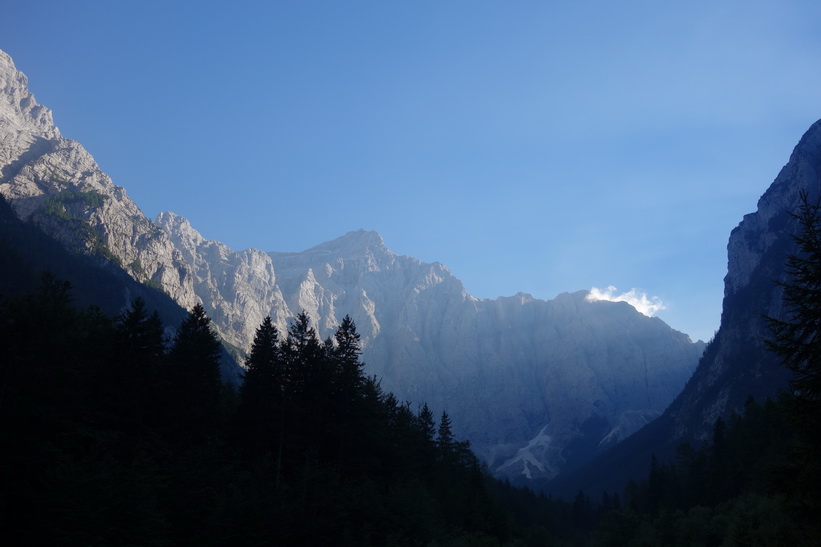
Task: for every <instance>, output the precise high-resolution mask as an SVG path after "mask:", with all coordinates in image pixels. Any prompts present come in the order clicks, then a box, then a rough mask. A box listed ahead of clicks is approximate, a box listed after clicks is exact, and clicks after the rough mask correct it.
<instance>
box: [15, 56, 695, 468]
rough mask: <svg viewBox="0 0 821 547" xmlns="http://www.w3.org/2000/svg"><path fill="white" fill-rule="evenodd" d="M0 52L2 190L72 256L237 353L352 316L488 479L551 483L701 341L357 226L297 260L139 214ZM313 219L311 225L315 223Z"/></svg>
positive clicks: (371, 359) (626, 421) (602, 441)
mask: <svg viewBox="0 0 821 547" xmlns="http://www.w3.org/2000/svg"><path fill="white" fill-rule="evenodd" d="M26 85H27V84H26V79H25V76H24V75H23V74H22V73H20V72H18V71H17V70H16V69H15V68H14V65H13V64H12V62H11V59H10V58H9V57H8V56H7V55H5V54H2V53H0V88H2V90H3V91H2V97H0V143H2V157H0V159H2V163H0V194H2V195H4V196H5V197H6V198H7V199H8V200H9V202H10V203H11V204H12V206H13V207H14V209H15V211H16V213H17V214H18V215H19V216H20V217H21V218H23V219H29V220H31V221H33V222H35V223H36V224H37V225H38V226H40V227H41V228H42V229H44V230H45V231H46V232H47V233H48V234H49V235H51V236H52V237H54V238H56V239H58V240H59V241H61V242H62V243H63V244H64V245H65V246H66V247H67V248H69V249H72V250H73V251H77V252H82V253H86V254H89V255H90V256H93V257H96V259H97V260H99V261H101V262H107V263H109V264H111V265H119V266H120V267H122V268H123V270H124V271H125V272H127V273H128V274H129V275H130V276H131V277H132V278H134V279H135V280H137V281H141V282H145V283H150V284H152V285H154V286H157V287H159V288H161V289H162V290H164V291H165V292H166V293H167V294H168V295H170V296H171V297H172V298H173V299H174V300H175V301H176V302H177V303H179V304H180V305H182V306H184V307H186V308H190V307H191V306H192V305H193V304H194V303H195V302H197V301H198V300H201V301H202V302H203V305H204V306H205V309H206V311H207V312H208V314H209V316H211V317H212V318H213V319H214V322H215V324H216V326H217V327H218V329H219V331H220V334H221V335H222V337H223V339H224V340H226V341H228V342H229V343H231V344H233V345H235V346H237V347H239V348H242V349H247V348H248V347H249V345H250V342H251V340H252V338H253V334H254V330H255V329H256V327H257V326H258V325H259V324H260V323H261V321H262V319H263V318H264V317H265V316H266V315H269V314H270V315H271V316H272V317H273V318H274V319H275V321H276V324H277V325H278V326H279V327H280V328H281V329H284V328H286V326H287V321H288V319H289V318H291V317H293V316H294V315H295V314H296V313H298V312H299V311H301V310H305V311H307V312H308V313H309V314H310V316H311V317H312V319H313V320H314V322H315V323H316V325H318V327H319V331H320V333H321V335H322V336H323V337H324V336H327V335H329V334H330V333H331V331H332V329H333V328H334V327H335V326H336V324H337V323H338V322H339V321H340V320H341V319H342V317H344V316H345V315H351V316H352V317H353V319H354V320H355V321H356V323H357V326H358V328H359V331H360V333H361V334H362V336H363V343H364V346H365V354H364V358H365V361H366V362H367V365H368V369H367V370H368V372H369V373H373V374H377V375H379V376H380V377H382V378H383V385H384V386H385V388H386V389H389V390H392V391H394V392H395V393H396V394H397V396H398V397H399V398H400V399H401V400H409V401H413V402H414V404H416V403H420V402H422V401H427V402H428V403H429V404H430V405H431V406H432V408H433V409H434V410H435V411H436V412H437V414H438V413H439V412H441V411H442V410H447V411H448V412H449V414H450V415H451V416H452V418H453V421H454V424H455V426H456V433H457V434H458V435H460V436H467V437H468V438H469V439H470V440H471V441H472V442H473V445H474V447H475V448H476V450H477V451H478V452H479V454H480V455H481V456H482V457H483V458H484V459H485V461H487V462H488V463H489V464H490V465H491V466H492V468H493V469H494V470H496V471H497V472H498V473H500V474H504V475H507V476H510V477H512V478H526V477H551V476H553V475H555V473H556V472H557V471H558V470H560V469H563V468H566V467H567V466H572V465H576V464H577V463H579V462H581V461H583V460H584V459H585V458H587V457H589V456H590V455H592V454H593V453H594V452H595V451H596V450H598V449H599V448H600V446H605V445H608V444H610V443H612V442H615V441H616V440H618V439H619V438H621V437H623V436H625V435H627V434H629V433H630V432H632V431H634V430H635V429H636V428H637V427H640V426H641V425H642V424H644V423H646V422H647V421H648V420H650V419H652V418H653V417H654V416H657V415H658V414H659V413H660V412H661V411H662V410H664V408H665V407H666V406H667V404H668V403H669V401H671V400H672V398H673V397H674V396H675V394H676V393H678V392H679V390H680V389H681V387H682V386H683V384H684V382H685V381H686V380H687V378H688V377H689V376H690V374H691V372H692V370H693V369H694V367H695V364H696V362H697V359H698V356H699V355H700V354H701V351H702V349H703V344H693V343H692V342H691V341H690V340H689V338H688V337H687V336H686V335H684V334H682V333H680V332H676V331H674V330H672V329H671V328H670V327H668V326H667V325H665V324H664V323H663V322H662V321H661V320H659V319H653V318H648V317H645V316H643V315H641V314H640V313H639V312H637V311H636V310H635V309H634V308H632V307H630V306H629V305H627V304H625V303H611V302H588V301H587V300H586V299H585V295H586V293H584V292H578V293H574V294H562V295H560V296H559V297H557V298H556V299H554V300H552V301H542V300H537V299H534V298H532V297H530V296H529V295H524V294H519V295H515V296H513V297H508V298H499V299H496V300H480V299H477V298H474V297H472V296H471V295H469V294H467V292H466V291H465V289H464V287H463V286H462V284H461V282H460V281H459V280H458V279H456V278H455V277H453V275H452V274H451V273H450V271H449V270H448V269H447V268H446V267H444V266H443V265H441V264H436V263H434V264H428V263H424V262H421V261H419V260H416V259H414V258H411V257H406V256H400V255H396V254H395V253H393V252H391V251H390V250H389V249H388V248H387V247H386V246H385V244H384V242H383V241H382V239H381V237H380V236H379V235H378V234H377V233H375V232H366V231H359V232H352V233H349V234H347V235H345V236H343V237H341V238H338V239H336V240H334V241H331V242H327V243H323V244H321V245H318V246H316V247H314V248H312V249H308V250H306V251H304V252H301V253H264V252H262V251H258V250H254V249H248V250H244V251H234V250H232V249H229V248H228V247H227V246H225V245H223V244H221V243H219V242H216V241H209V240H206V239H204V238H203V237H202V236H201V235H200V234H199V233H198V232H197V231H196V230H195V229H194V228H193V227H191V226H190V224H189V223H188V221H187V220H185V219H184V218H182V217H179V216H177V215H174V214H172V213H163V214H161V215H159V216H158V217H157V219H156V222H152V221H150V220H148V219H147V218H145V216H143V214H142V213H141V212H140V210H139V208H138V207H137V206H136V205H135V204H134V203H133V202H132V201H131V200H130V199H129V198H128V196H127V194H126V192H125V190H124V189H122V188H119V187H116V186H114V185H113V183H112V182H111V180H110V179H109V178H108V177H107V176H106V175H105V174H104V173H102V171H100V169H99V167H98V166H97V164H96V163H95V162H94V160H93V158H92V157H91V156H90V155H89V154H88V152H86V151H85V149H83V147H82V146H81V145H80V144H78V143H76V142H74V141H71V140H69V139H65V138H63V137H62V136H61V135H60V133H59V131H58V130H57V128H56V127H55V126H54V124H53V122H52V119H51V113H50V112H49V111H48V110H47V109H46V108H44V107H42V106H40V105H38V104H37V103H36V101H35V100H34V97H33V96H32V95H31V93H30V92H29V91H28V89H27V87H26ZM316 220H317V221H321V219H316Z"/></svg>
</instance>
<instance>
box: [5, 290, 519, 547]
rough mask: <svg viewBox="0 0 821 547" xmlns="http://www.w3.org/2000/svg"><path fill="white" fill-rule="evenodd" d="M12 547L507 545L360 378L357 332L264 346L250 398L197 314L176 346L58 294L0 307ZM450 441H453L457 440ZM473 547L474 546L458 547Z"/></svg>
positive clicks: (458, 458)
mask: <svg viewBox="0 0 821 547" xmlns="http://www.w3.org/2000/svg"><path fill="white" fill-rule="evenodd" d="M0 323H2V324H0V343H2V352H3V355H4V358H3V359H2V363H0V364H1V365H2V368H1V369H0V373H2V376H1V377H0V434H2V436H3V439H4V449H3V451H0V473H2V477H1V478H2V482H0V540H2V542H3V544H8V545H24V544H38V545H125V544H128V545H190V544H197V545H390V544H395V545H417V544H427V543H429V542H431V541H438V542H439V543H441V544H448V543H450V544H470V543H476V542H477V541H481V542H485V543H487V542H490V543H488V544H498V543H500V542H501V541H503V540H505V539H506V537H507V535H508V533H509V527H508V525H507V521H506V518H505V517H504V516H503V513H502V511H500V510H499V509H498V508H497V507H496V506H495V505H494V504H493V502H492V501H491V500H490V498H489V496H488V494H487V491H486V481H488V480H489V479H488V477H487V476H486V475H485V474H484V473H483V472H482V470H481V469H480V467H479V465H478V462H477V461H476V459H475V457H474V456H473V455H472V453H470V451H469V450H468V449H467V446H466V444H465V443H459V442H456V441H454V440H453V438H452V435H451V434H450V433H449V430H450V427H451V426H450V422H449V419H448V420H446V421H445V424H443V427H444V428H445V429H444V430H443V429H442V427H440V428H439V431H440V435H439V437H438V438H437V439H434V437H433V435H434V431H436V427H437V426H436V424H435V422H434V420H433V415H432V413H431V411H430V409H429V408H428V407H427V406H422V407H420V408H419V409H418V411H414V410H413V409H412V408H411V405H410V403H400V402H399V401H397V399H396V398H395V397H393V396H392V395H391V394H385V393H383V392H382V390H381V389H380V387H379V383H378V381H377V380H376V379H375V378H368V377H366V376H365V375H364V373H363V371H362V363H361V361H360V347H359V336H358V334H357V333H356V327H355V325H354V323H353V321H351V320H350V319H349V318H345V320H343V322H342V324H341V325H340V327H339V329H338V330H337V332H336V333H335V335H334V336H333V337H332V338H331V339H329V340H325V341H321V340H319V339H318V338H317V334H316V331H315V330H314V329H313V328H312V327H311V325H310V321H309V319H308V317H307V315H305V314H301V315H300V316H298V317H297V318H296V320H295V321H294V322H293V324H292V325H291V326H290V328H289V329H288V331H287V332H286V333H285V334H284V336H281V335H280V333H279V332H278V331H277V329H276V327H275V326H274V325H273V324H272V322H271V320H270V318H266V320H265V321H264V322H263V323H262V325H260V327H259V329H258V330H257V333H256V337H255V340H254V344H253V347H252V349H251V352H250V354H249V355H248V358H247V361H246V365H247V373H246V377H245V382H244V384H243V385H242V386H241V387H240V389H239V393H237V392H236V391H235V390H233V389H231V388H229V387H226V386H224V385H222V384H221V382H220V379H219V355H220V352H219V343H218V341H217V338H216V335H215V333H214V332H213V330H212V327H211V324H210V320H209V319H208V317H207V316H206V315H205V313H204V311H203V309H202V307H201V306H197V307H195V308H194V309H193V310H192V311H191V313H190V314H189V316H188V317H187V318H186V319H185V320H184V321H183V322H182V324H181V325H179V327H178V328H177V331H176V334H175V336H174V337H173V338H172V339H170V340H167V339H165V338H164V336H163V332H164V330H163V325H162V324H161V323H160V321H159V319H158V318H157V317H156V315H155V314H153V313H152V312H151V311H149V310H147V309H146V307H145V304H144V303H143V302H142V301H139V300H137V301H135V302H134V303H133V305H132V306H131V308H130V309H128V310H126V311H125V312H124V313H123V314H122V315H121V316H120V317H118V318H114V319H112V318H108V317H105V316H103V315H101V314H100V313H98V312H97V311H95V310H89V311H86V312H80V311H77V310H75V309H74V308H73V307H72V305H71V297H70V291H69V288H68V287H67V285H66V284H64V283H60V282H59V281H56V280H54V279H52V278H47V279H45V280H44V282H43V285H42V287H41V290H40V291H39V292H38V293H37V294H35V295H33V296H30V297H26V298H21V299H16V300H12V301H0ZM445 430H447V431H448V433H447V434H443V431H445ZM459 542H461V543H459Z"/></svg>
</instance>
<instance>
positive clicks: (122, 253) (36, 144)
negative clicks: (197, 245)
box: [0, 51, 197, 308]
mask: <svg viewBox="0 0 821 547" xmlns="http://www.w3.org/2000/svg"><path fill="white" fill-rule="evenodd" d="M0 89H2V96H0V161H2V163H0V167H1V168H0V194H2V195H3V196H5V198H6V199H7V200H8V201H9V202H10V203H11V204H12V206H13V207H14V210H15V212H16V213H17V215H18V216H19V217H20V218H22V219H24V220H29V219H30V220H32V221H34V222H35V223H36V224H38V225H39V226H40V227H41V228H43V229H44V230H45V231H46V232H47V233H48V234H49V235H51V236H52V237H54V238H55V239H58V240H59V241H61V242H63V244H65V245H66V247H68V248H70V249H72V250H75V251H79V252H84V253H88V254H93V255H96V256H98V257H99V258H100V260H101V261H110V262H113V263H115V264H117V265H119V266H121V267H122V268H123V269H125V270H126V271H127V272H129V274H130V275H131V276H132V277H134V278H135V279H137V280H138V281H144V282H148V283H151V284H154V285H156V286H160V287H162V288H163V290H165V291H166V292H167V293H168V294H169V295H170V296H171V297H173V298H174V300H176V301H177V302H179V303H180V304H181V305H182V306H184V307H186V308H190V307H191V306H193V305H194V304H196V302H197V296H196V294H195V293H194V287H193V283H192V276H191V274H190V271H189V268H188V265H187V263H186V262H185V260H183V258H182V255H181V254H180V252H179V251H178V250H177V249H176V248H175V247H174V244H173V243H172V242H171V240H170V239H169V238H168V237H167V235H166V234H165V233H164V232H163V231H162V230H160V229H158V228H157V226H155V225H154V224H153V223H152V222H151V221H150V220H148V219H147V218H146V217H145V216H144V215H143V214H142V212H141V211H140V209H139V208H138V207H137V205H136V204H135V203H134V202H133V201H132V200H131V199H130V198H129V197H128V195H127V194H126V191H125V189H123V188H121V187H118V186H115V185H114V184H113V183H112V181H111V179H110V178H109V177H108V175H106V174H105V173H103V172H102V171H101V170H100V168H99V166H98V165H97V163H96V162H95V161H94V158H92V157H91V155H90V154H89V153H88V152H87V151H86V150H85V149H84V148H83V147H82V145H80V144H79V143H78V142H76V141H73V140H70V139H66V138H64V137H62V136H61V135H60V131H59V130H58V129H57V127H56V126H55V125H54V122H53V120H52V115H51V111H50V110H49V109H48V108H46V107H44V106H42V105H40V104H38V103H37V101H36V100H35V98H34V96H33V95H32V94H31V93H30V92H29V90H28V87H27V79H26V77H25V75H24V74H22V73H21V72H19V71H18V70H17V69H16V68H15V67H14V63H13V62H12V60H11V58H10V57H9V56H8V55H7V54H6V53H5V52H2V51H0Z"/></svg>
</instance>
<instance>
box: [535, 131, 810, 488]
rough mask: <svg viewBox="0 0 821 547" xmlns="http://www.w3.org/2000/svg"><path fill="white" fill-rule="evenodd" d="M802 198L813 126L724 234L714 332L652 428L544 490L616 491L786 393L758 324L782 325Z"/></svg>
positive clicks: (762, 327) (782, 373) (763, 330)
mask: <svg viewBox="0 0 821 547" xmlns="http://www.w3.org/2000/svg"><path fill="white" fill-rule="evenodd" d="M802 190H805V191H807V192H808V194H809V199H810V202H812V203H815V202H816V201H817V200H819V199H821V121H818V122H816V123H815V124H813V125H812V126H811V127H810V128H809V130H808V131H807V132H806V133H805V134H804V136H803V137H802V138H801V140H800V141H799V143H798V145H797V146H796V147H795V149H794V151H793V153H792V155H791V156H790V160H789V162H788V163H787V165H785V166H784V167H783V168H782V169H781V171H780V172H779V174H778V176H777V177H776V179H775V181H774V182H773V183H772V184H771V185H770V187H769V188H768V189H767V191H766V192H765V193H764V195H763V196H762V197H761V198H760V199H759V201H758V207H757V210H756V211H755V212H753V213H750V214H748V215H745V216H744V218H743V220H742V221H741V223H740V224H739V225H738V227H736V228H735V229H734V230H733V231H732V233H731V234H730V238H729V243H728V244H727V257H728V267H727V276H726V277H725V278H724V302H723V307H722V315H721V326H720V327H719V330H718V332H717V333H716V336H715V338H714V339H713V340H712V341H711V342H710V343H709V345H708V347H707V349H706V350H705V352H704V356H703V357H702V359H701V360H700V362H699V365H698V368H697V369H696V371H695V373H694V374H693V377H692V378H691V379H690V380H689V381H688V383H687V386H686V387H685V388H684V390H683V391H682V393H681V394H680V395H679V396H678V397H676V399H675V400H674V401H673V402H672V403H671V404H670V406H669V408H668V409H667V410H666V411H665V412H664V414H663V415H662V416H661V417H660V418H659V419H658V420H656V421H654V422H653V423H652V424H650V425H649V426H647V427H645V428H644V429H642V430H640V431H639V432H638V433H636V434H635V435H633V436H632V437H630V438H629V439H627V440H626V441H625V442H623V443H621V444H620V445H619V446H617V447H615V448H614V449H613V450H611V451H609V452H607V453H605V454H602V455H601V456H600V457H598V458H597V459H595V460H594V461H592V462H590V464H588V465H587V466H585V467H584V468H583V469H580V470H579V471H578V473H575V474H571V475H568V476H566V477H562V478H560V479H559V480H557V481H554V483H553V484H552V485H549V486H548V487H547V489H548V490H550V491H552V492H553V493H556V494H559V495H564V496H568V497H569V496H573V495H575V494H576V492H578V491H579V489H580V488H581V489H584V490H585V491H590V492H597V491H602V490H610V491H612V490H618V489H621V488H623V487H624V484H625V482H626V481H627V479H629V478H631V477H638V476H645V475H646V473H647V469H648V465H649V462H650V459H651V456H652V455H656V456H657V457H659V458H672V457H675V450H676V447H677V446H678V445H679V444H680V443H682V442H684V441H687V442H690V443H692V444H693V445H694V446H700V445H701V443H702V442H704V441H709V440H710V439H711V436H712V430H713V425H714V424H715V421H716V419H717V418H722V419H725V420H726V419H728V418H729V417H730V416H731V415H732V414H733V413H743V412H744V404H745V401H746V400H747V399H748V398H749V397H753V398H754V399H756V400H758V401H764V400H766V399H767V398H776V397H777V396H778V393H779V391H780V390H781V389H784V388H786V387H787V380H788V378H789V374H788V371H787V370H786V369H785V368H784V367H782V366H781V365H780V363H779V361H778V359H777V357H776V356H775V355H773V354H772V353H771V352H769V351H767V349H766V345H765V343H764V341H765V340H766V339H768V338H769V337H770V336H771V334H770V331H769V329H768V327H767V322H766V319H765V317H776V318H779V319H787V318H786V317H784V309H783V304H782V291H781V289H780V288H779V286H778V284H777V282H778V281H787V275H786V271H785V263H786V260H787V257H788V255H790V254H795V253H796V248H795V245H794V242H793V239H792V236H793V235H794V234H797V233H798V232H799V230H800V227H799V226H798V223H797V222H796V221H795V219H793V218H792V217H791V215H790V213H791V212H796V211H797V209H798V206H799V204H800V192H801V191H802Z"/></svg>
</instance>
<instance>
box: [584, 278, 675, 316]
mask: <svg viewBox="0 0 821 547" xmlns="http://www.w3.org/2000/svg"><path fill="white" fill-rule="evenodd" d="M617 291H618V289H616V287H614V286H613V285H610V286H608V287H607V288H606V289H604V290H602V289H599V288H597V287H593V288H592V289H590V294H588V295H587V301H588V302H595V301H596V300H607V301H608V302H627V303H628V304H630V305H631V306H633V307H634V308H636V309H637V310H638V311H640V312H641V313H643V314H644V315H646V316H647V317H653V314H655V313H656V312H657V311H660V310H663V309H664V307H665V306H664V303H663V302H662V301H661V298H659V297H658V296H648V295H647V293H646V292H644V291H642V290H641V289H630V290H629V291H627V292H624V293H621V294H616V293H617Z"/></svg>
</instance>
